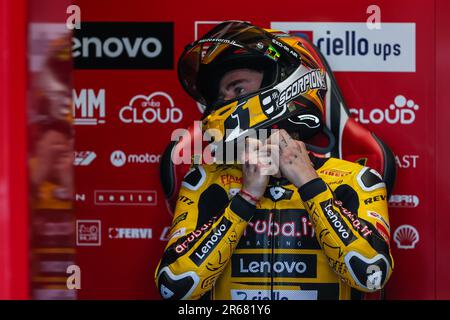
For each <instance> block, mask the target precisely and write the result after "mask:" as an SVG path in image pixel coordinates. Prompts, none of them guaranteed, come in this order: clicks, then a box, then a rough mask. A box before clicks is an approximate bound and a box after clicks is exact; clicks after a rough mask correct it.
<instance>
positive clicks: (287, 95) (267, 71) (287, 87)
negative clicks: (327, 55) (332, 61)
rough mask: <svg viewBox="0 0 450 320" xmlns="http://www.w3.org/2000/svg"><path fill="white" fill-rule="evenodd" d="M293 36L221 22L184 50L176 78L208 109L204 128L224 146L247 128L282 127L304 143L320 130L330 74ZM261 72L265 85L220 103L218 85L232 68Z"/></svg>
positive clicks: (245, 25)
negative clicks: (214, 132)
mask: <svg viewBox="0 0 450 320" xmlns="http://www.w3.org/2000/svg"><path fill="white" fill-rule="evenodd" d="M300 40H301V39H300V38H298V37H295V36H291V35H289V34H286V33H283V32H280V31H275V30H269V29H261V28H259V27H256V26H254V25H251V24H250V23H247V22H242V21H226V22H223V23H221V24H219V25H217V26H216V27H214V28H213V29H212V30H210V31H209V32H208V33H206V34H205V35H204V36H203V37H202V38H201V39H198V40H196V41H195V42H193V43H191V44H190V45H188V46H186V48H185V50H184V52H183V53H182V55H181V57H180V59H179V62H178V77H179V80H180V82H181V84H182V86H183V88H184V89H185V90H186V92H187V93H188V94H189V95H190V96H191V97H192V98H194V99H195V100H196V101H197V102H198V103H200V104H202V105H204V106H205V107H206V108H205V112H204V114H203V118H202V121H203V123H202V124H203V130H207V129H217V130H219V131H220V132H221V133H222V137H223V139H224V141H225V142H231V141H236V140H238V139H240V138H242V137H243V136H245V133H246V132H247V131H248V130H249V129H270V128H283V129H285V130H287V131H288V132H293V131H297V132H298V133H299V138H300V139H301V140H306V139H309V138H310V137H312V136H314V135H315V134H316V133H318V132H319V131H320V130H321V128H322V126H323V125H322V123H323V115H324V97H325V93H326V90H327V84H326V71H325V68H324V66H323V65H322V64H321V62H320V61H319V60H318V59H316V58H315V56H314V55H312V54H311V52H310V51H309V50H308V49H307V48H306V47H305V46H304V45H303V43H302V42H301V41H300ZM239 68H248V69H253V70H258V71H261V72H262V73H263V80H262V84H261V87H260V88H259V89H258V90H257V91H255V92H250V93H246V94H245V95H243V96H239V97H237V98H235V99H232V100H227V101H221V100H219V99H218V96H219V94H218V93H219V82H220V79H221V78H222V77H223V75H224V74H225V73H227V72H228V71H231V70H233V69H239Z"/></svg>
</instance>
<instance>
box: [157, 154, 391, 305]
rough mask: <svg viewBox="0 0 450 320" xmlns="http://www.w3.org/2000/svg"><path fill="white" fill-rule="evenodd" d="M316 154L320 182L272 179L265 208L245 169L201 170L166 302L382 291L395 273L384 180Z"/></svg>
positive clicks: (171, 250)
mask: <svg viewBox="0 0 450 320" xmlns="http://www.w3.org/2000/svg"><path fill="white" fill-rule="evenodd" d="M310 158H311V161H312V163H313V165H314V168H315V170H316V171H317V173H318V175H319V178H316V179H314V180H312V181H310V182H308V183H306V184H305V185H303V186H302V187H300V188H299V189H297V188H296V187H295V186H294V185H293V184H291V183H290V182H289V181H287V180H286V179H283V178H281V179H276V178H273V177H271V179H270V181H269V185H268V187H267V189H266V191H265V194H264V196H263V197H262V198H261V199H260V201H259V203H258V204H257V205H256V207H255V206H254V205H252V204H250V203H249V202H247V201H246V200H244V198H242V197H241V196H240V195H239V190H240V188H241V185H242V171H241V169H240V167H239V166H223V165H222V166H221V165H208V166H195V167H192V168H191V170H190V171H189V172H188V173H187V174H186V176H185V178H184V181H183V183H182V186H181V189H180V193H179V198H178V201H177V205H176V209H175V213H174V219H173V223H172V228H171V231H170V235H169V238H170V240H169V242H168V244H167V247H166V249H165V252H164V254H163V257H162V259H161V261H160V264H159V265H158V267H157V270H156V273H155V277H156V284H157V286H158V289H159V291H160V294H161V295H162V297H163V298H165V299H199V298H201V297H203V298H210V299H221V300H228V299H236V300H268V299H273V300H288V299H289V300H292V299H295V300H303V299H351V298H357V297H360V295H361V292H373V291H376V290H378V289H381V288H382V287H383V286H384V285H385V283H386V282H387V281H388V279H389V277H390V275H391V273H392V270H393V259H392V256H391V253H390V247H389V237H390V228H389V220H388V210H387V195H386V188H385V184H384V182H383V181H382V178H381V176H380V175H379V174H378V173H377V172H376V171H375V170H373V169H370V168H368V167H363V166H361V165H359V164H357V163H352V162H348V161H345V160H340V159H336V158H317V157H314V156H312V155H311V156H310ZM355 289H356V290H355Z"/></svg>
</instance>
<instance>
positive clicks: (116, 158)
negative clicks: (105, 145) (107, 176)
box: [110, 150, 161, 168]
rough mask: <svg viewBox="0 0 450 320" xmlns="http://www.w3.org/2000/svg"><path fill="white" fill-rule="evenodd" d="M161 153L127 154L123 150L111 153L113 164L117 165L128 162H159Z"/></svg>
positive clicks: (120, 165) (121, 165)
mask: <svg viewBox="0 0 450 320" xmlns="http://www.w3.org/2000/svg"><path fill="white" fill-rule="evenodd" d="M160 158H161V155H156V154H149V153H143V154H128V155H127V154H126V153H125V152H123V151H122V150H116V151H113V152H112V153H111V156H110V160H111V164H112V165H113V166H115V167H118V168H119V167H123V166H124V165H126V164H127V163H138V164H142V163H159V159H160Z"/></svg>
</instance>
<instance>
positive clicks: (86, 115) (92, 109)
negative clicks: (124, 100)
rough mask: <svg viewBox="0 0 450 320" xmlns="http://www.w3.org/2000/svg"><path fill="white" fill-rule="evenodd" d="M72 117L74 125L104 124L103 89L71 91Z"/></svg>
mask: <svg viewBox="0 0 450 320" xmlns="http://www.w3.org/2000/svg"><path fill="white" fill-rule="evenodd" d="M72 101H73V102H72V103H73V104H72V115H73V117H74V124H75V125H91V126H92V125H93V126H95V125H97V124H104V123H105V89H99V90H98V91H97V92H96V91H95V90H94V89H81V90H79V91H78V93H77V91H76V90H75V89H73V90H72Z"/></svg>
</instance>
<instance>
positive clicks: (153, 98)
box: [74, 0, 450, 299]
mask: <svg viewBox="0 0 450 320" xmlns="http://www.w3.org/2000/svg"><path fill="white" fill-rule="evenodd" d="M78 4H79V5H80V7H81V9H82V20H83V21H84V22H117V23H118V22H123V23H124V22H127V23H129V22H141V23H148V22H160V23H162V22H165V23H167V22H169V23H173V39H172V37H171V36H170V34H169V33H165V34H160V35H159V37H160V38H158V39H159V40H161V41H168V43H170V42H172V41H173V45H174V48H173V59H172V60H173V61H169V64H170V62H172V64H173V67H174V68H169V69H156V67H155V66H152V67H147V68H146V69H139V70H133V65H134V66H135V65H136V64H138V63H140V62H139V61H138V58H133V57H130V56H127V54H126V53H124V51H122V52H120V53H121V55H120V57H118V58H117V57H112V56H111V53H110V56H109V58H107V57H106V56H103V57H104V59H109V60H108V61H110V62H111V68H110V69H102V70H98V69H78V70H76V71H75V97H76V104H75V106H76V108H75V109H74V116H75V118H76V119H79V120H80V121H79V123H80V122H82V121H83V119H84V120H87V119H88V121H91V124H90V125H86V122H85V123H84V124H78V125H77V126H76V134H77V136H76V150H77V151H78V152H79V157H80V159H82V161H81V160H80V161H81V163H82V164H80V165H78V166H77V167H76V188H77V201H76V203H75V204H76V213H77V219H78V225H79V229H78V230H77V231H78V239H77V240H78V245H79V246H78V248H77V253H78V259H77V262H78V264H79V265H80V267H81V270H82V290H80V292H79V295H78V296H79V297H80V298H86V299H87V298H154V299H156V298H159V295H158V293H157V291H156V288H155V286H154V281H153V276H154V270H155V267H156V264H157V262H158V260H159V257H160V256H161V253H162V250H163V248H164V246H165V244H166V242H165V239H164V231H165V228H166V227H167V226H169V225H170V221H171V216H170V215H169V213H168V211H167V209H166V207H165V203H164V196H163V192H162V189H161V186H160V182H159V174H158V156H159V155H160V154H161V153H162V151H163V149H164V147H165V146H166V145H167V143H168V142H169V141H170V135H171V133H172V131H173V130H174V129H175V128H183V127H187V126H188V125H189V124H190V123H192V121H193V120H195V119H198V118H199V117H200V112H199V111H198V108H197V105H196V104H195V103H194V102H193V101H192V100H191V99H189V97H188V96H187V94H185V93H184V92H183V90H182V88H181V86H180V85H179V83H178V80H177V74H176V69H175V67H176V60H177V58H178V57H179V56H180V54H181V52H182V50H183V48H184V46H185V45H186V44H187V43H189V42H191V41H193V40H194V38H195V35H196V34H197V35H201V34H202V33H204V32H205V31H206V30H207V29H208V28H209V27H210V26H212V25H213V24H214V23H215V22H216V21H223V20H227V19H241V20H248V19H249V17H251V22H252V23H255V24H257V25H260V26H262V27H271V26H275V23H282V22H283V23H285V24H283V27H284V28H285V29H286V30H291V31H293V30H294V31H306V32H307V33H308V34H309V35H310V36H311V37H312V38H313V41H314V42H315V43H316V44H317V45H321V49H322V51H326V50H327V47H326V45H327V39H328V40H329V42H328V43H329V44H330V46H332V44H333V41H334V40H335V39H337V38H338V37H340V38H341V39H345V34H346V32H348V34H350V35H351V34H354V35H355V37H356V38H355V39H356V41H358V40H361V39H362V40H361V41H363V42H361V43H364V42H367V44H368V48H369V52H367V53H365V54H364V50H362V53H358V52H357V50H356V51H355V52H354V53H353V52H352V49H349V51H348V52H344V53H342V52H341V53H339V50H338V51H336V52H337V53H336V52H335V54H333V51H332V50H333V47H330V54H329V56H328V59H329V62H330V63H331V65H332V66H334V67H335V69H337V70H339V71H337V72H336V77H337V81H338V83H339V84H340V86H341V89H342V91H343V95H344V97H345V99H346V101H347V104H348V105H349V106H350V108H351V109H352V115H353V116H354V117H355V119H357V121H360V122H362V123H364V124H365V125H366V126H367V127H368V128H369V129H370V130H372V131H373V132H375V133H376V134H377V135H378V136H379V137H380V138H381V139H382V140H384V141H385V142H386V143H387V144H388V145H389V146H390V147H391V149H392V150H393V152H394V153H395V154H396V156H397V165H398V179H397V183H396V187H395V189H394V195H395V196H394V197H393V198H392V201H391V210H390V218H391V224H392V226H391V234H392V236H393V238H394V240H393V241H392V243H391V246H392V249H393V254H394V259H395V270H394V274H393V277H392V278H391V281H390V283H389V284H388V287H387V289H386V297H387V298H389V299H433V298H436V297H440V298H443V297H448V295H446V294H445V293H444V292H449V291H450V290H449V289H450V281H440V280H439V278H438V277H442V279H447V280H448V275H447V272H446V270H448V266H449V263H450V260H449V259H450V257H449V256H448V255H445V254H441V252H444V251H448V250H447V248H448V245H449V243H448V240H447V242H445V241H446V240H445V229H444V228H445V224H446V225H448V222H449V221H448V217H447V216H446V215H445V212H446V211H448V210H446V208H445V205H446V203H448V196H447V194H446V192H445V190H448V179H446V178H445V177H444V176H443V175H442V172H441V171H437V170H436V168H440V167H443V166H444V165H445V163H446V162H444V160H443V159H446V157H447V158H448V156H449V152H448V149H446V145H445V142H446V141H445V138H444V137H445V134H446V133H448V132H444V131H445V130H448V129H444V128H446V127H448V126H447V123H448V121H447V122H446V121H445V119H448V115H449V113H450V112H449V111H448V109H447V108H446V107H445V103H446V101H448V100H445V99H444V98H443V97H444V95H445V94H446V95H448V90H447V91H446V89H445V84H446V83H448V81H445V80H444V77H445V76H447V77H448V75H446V74H445V73H444V72H441V71H439V70H440V68H441V67H443V66H445V65H446V64H447V63H448V58H446V57H448V55H447V56H445V55H442V54H439V52H440V51H438V55H437V60H436V46H437V48H438V49H439V50H444V49H445V50H448V47H449V45H450V42H449V41H448V30H449V27H450V26H449V24H448V22H447V20H448V19H447V20H446V19H445V17H444V15H443V13H442V12H448V10H447V11H446V10H445V8H444V6H446V5H445V4H444V1H431V2H428V3H427V4H426V5H425V4H424V3H423V2H422V1H419V0H414V1H379V2H378V3H377V4H378V6H379V7H380V8H381V20H382V25H381V27H382V29H381V30H373V31H370V30H368V29H367V28H366V20H367V18H368V16H369V15H368V14H367V13H366V10H367V7H368V6H369V5H371V4H372V3H371V1H365V0H364V1H358V2H357V3H355V2H352V3H351V4H350V3H349V2H336V1H331V0H330V1H328V0H326V1H322V2H320V3H318V4H316V7H315V8H314V10H312V9H311V10H309V8H310V7H307V6H305V5H302V3H300V2H298V1H294V0H288V1H284V2H283V5H282V9H281V7H273V3H267V4H264V3H260V5H258V6H254V5H252V4H250V3H245V2H242V1H241V2H238V1H235V3H234V2H233V1H231V2H228V3H227V5H226V6H223V7H221V8H217V9H213V8H211V3H210V2H208V1H203V0H202V1H196V2H195V3H190V4H189V5H188V6H187V5H186V3H185V2H179V3H177V2H173V1H171V2H160V3H158V4H157V5H156V4H154V3H149V2H148V1H144V0H142V1H138V0H133V1H128V2H127V4H126V5H125V4H124V3H123V2H120V1H84V0H82V1H78ZM436 5H438V6H437V7H436ZM236 8H239V9H238V10H236ZM439 8H441V9H439ZM286 22H290V23H291V24H286ZM297 22H303V23H305V22H308V23H310V24H303V25H302V28H303V30H298V25H296V24H295V23H297ZM314 22H320V24H321V26H322V27H321V26H319V25H317V24H311V23H314ZM333 22H339V23H341V24H340V25H337V24H333ZM437 22H438V26H439V28H437V26H436V23H437ZM383 23H385V24H383ZM122 26H125V27H124V28H128V26H129V25H128V24H127V25H122ZM133 26H134V28H135V29H134V31H133V32H137V33H139V32H141V33H142V34H145V32H146V31H145V28H148V34H152V32H153V31H152V30H154V29H153V28H154V26H150V25H148V24H142V25H133ZM124 28H122V31H120V28H116V27H114V26H113V27H111V28H109V32H110V33H108V34H107V35H106V36H105V33H104V34H102V37H104V38H103V40H104V41H106V40H107V39H108V38H111V37H119V38H120V37H122V36H123V35H122V34H119V33H120V32H123V30H124ZM305 28H306V30H304V29H305ZM383 28H384V29H383ZM82 29H83V28H82ZM116 30H119V31H116ZM436 30H440V31H438V32H437V31H436ZM85 31H86V30H84V31H83V30H81V33H79V35H81V36H79V38H80V39H81V38H82V37H83V34H84V36H86V33H83V32H85ZM326 31H329V33H326ZM436 32H437V33H436ZM94 33H95V32H94ZM133 34H134V33H133ZM88 36H94V34H88V35H87V36H86V37H88ZM445 37H447V38H445ZM320 38H323V39H322V41H321V42H319V40H320ZM435 39H438V40H437V42H436V40H435ZM110 41H112V40H110ZM114 41H115V40H114ZM334 43H336V42H334ZM349 45H350V44H349ZM169 47H170V46H169ZM151 48H153V49H155V48H154V47H151ZM377 48H378V50H382V51H378V53H377V51H376V50H377ZM113 49H115V50H117V48H113ZM165 49H167V47H166V48H165ZM362 49H364V48H362ZM99 50H100V49H99ZM163 50H164V48H163ZM335 50H336V48H335ZM79 52H81V51H79ZM93 53H94V49H92V52H89V53H88V54H87V55H89V57H85V58H86V59H88V60H89V59H92V55H93ZM388 53H389V54H388ZM80 54H81V53H80ZM102 54H105V51H104V50H103V51H102ZM116 54H118V53H117V52H116ZM164 54H165V55H166V56H165V57H166V58H167V57H170V54H169V53H167V52H165V53H164ZM112 55H113V56H114V53H112ZM119 59H122V62H120V63H119ZM123 59H125V62H123ZM133 59H134V60H133ZM169 60H170V59H169ZM348 61H350V63H349V62H348ZM352 61H355V62H354V63H352ZM167 63H168V61H165V64H167ZM436 64H438V72H437V73H436V71H435V70H436ZM119 65H120V69H119ZM124 65H125V66H127V65H128V67H127V68H124V67H123V66H124ZM447 66H448V65H447ZM151 68H153V69H151ZM377 68H379V69H377ZM436 77H437V78H436ZM436 79H437V80H438V81H436ZM436 85H437V86H436ZM436 88H437V90H438V93H439V92H440V93H442V96H441V95H440V94H439V95H438V101H437V100H436ZM83 112H85V113H84V114H83ZM89 112H91V114H89ZM133 112H135V116H134V118H133ZM167 115H169V116H168V117H167ZM170 115H171V116H170ZM89 119H90V120H89ZM141 120H142V121H141ZM140 121H141V122H140ZM92 123H96V124H92ZM436 128H439V130H438V131H437V130H436ZM441 128H442V129H441ZM446 136H448V134H447V135H446ZM437 152H438V153H437ZM436 154H438V155H439V158H438V159H440V160H437V163H436V160H435V159H436ZM94 155H95V158H94ZM83 159H84V160H83ZM86 159H87V160H86ZM92 159H93V160H92ZM436 164H437V165H438V167H436ZM446 174H447V175H446V176H447V177H448V172H446ZM444 180H445V181H444ZM436 188H438V190H439V191H438V192H436ZM437 197H439V198H438V199H439V201H437ZM90 226H95V227H97V228H93V229H89V227H90ZM99 227H101V228H99ZM400 227H401V228H400ZM149 229H151V232H150V230H149ZM90 230H91V231H90ZM436 241H441V242H438V243H439V244H438V245H437V246H436ZM436 270H437V271H438V272H437V273H436ZM436 283H438V285H437V284H436Z"/></svg>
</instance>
